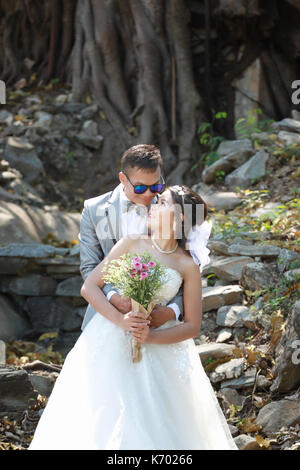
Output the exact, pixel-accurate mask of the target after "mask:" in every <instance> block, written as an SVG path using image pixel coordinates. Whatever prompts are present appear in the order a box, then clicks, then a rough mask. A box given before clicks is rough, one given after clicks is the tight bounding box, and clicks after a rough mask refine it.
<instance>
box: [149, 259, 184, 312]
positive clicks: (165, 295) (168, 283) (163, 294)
mask: <svg viewBox="0 0 300 470" xmlns="http://www.w3.org/2000/svg"><path fill="white" fill-rule="evenodd" d="M165 268H166V275H165V278H164V282H163V285H162V286H161V288H160V289H159V290H158V291H157V293H156V294H155V296H154V300H155V302H156V303H157V304H160V305H167V304H168V303H169V301H170V300H171V299H173V297H175V295H176V294H177V292H178V290H179V289H180V286H181V284H182V281H183V279H182V276H181V274H180V273H179V272H178V271H177V270H176V269H173V268H170V267H169V266H165Z"/></svg>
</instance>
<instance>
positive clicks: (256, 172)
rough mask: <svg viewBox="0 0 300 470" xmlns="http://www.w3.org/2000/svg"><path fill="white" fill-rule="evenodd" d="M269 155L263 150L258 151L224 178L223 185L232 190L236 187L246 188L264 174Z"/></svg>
mask: <svg viewBox="0 0 300 470" xmlns="http://www.w3.org/2000/svg"><path fill="white" fill-rule="evenodd" d="M268 157H269V154H268V153H267V152H265V151H264V150H260V151H259V152H257V153H256V154H255V155H253V157H251V158H250V159H249V160H248V161H246V163H244V164H243V165H242V166H240V167H239V168H237V169H236V170H234V171H233V172H232V173H230V174H229V175H227V176H226V177H225V180H224V182H225V184H226V185H227V186H230V187H232V188H234V187H235V186H238V187H240V188H242V189H245V188H247V187H248V186H251V184H253V180H254V181H255V182H256V181H257V180H259V179H261V178H262V177H263V176H265V174H266V163H267V160H268Z"/></svg>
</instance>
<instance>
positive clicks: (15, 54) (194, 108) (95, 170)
mask: <svg viewBox="0 0 300 470" xmlns="http://www.w3.org/2000/svg"><path fill="white" fill-rule="evenodd" d="M299 16H300V10H299V2H298V1H296V0H277V1H271V0H266V1H265V2H259V1H258V0H251V1H247V0H242V1H238V0H212V1H211V0H202V1H200V0H199V1H198V2H194V1H192V0H44V1H43V2H41V1H40V0H0V48H1V49H2V54H0V73H1V79H2V80H4V81H5V82H6V85H8V86H13V85H14V84H15V82H16V81H17V80H18V79H20V78H24V77H25V78H27V79H28V78H29V77H31V78H32V76H33V74H34V75H35V76H36V82H35V83H34V85H36V84H43V83H44V84H45V83H47V82H48V81H49V80H51V79H52V78H60V79H61V80H62V81H64V80H66V81H71V82H72V97H73V100H74V101H85V100H86V98H87V95H89V96H91V97H92V99H93V101H94V103H97V104H98V105H99V108H100V115H99V117H98V124H99V132H100V133H101V134H102V135H103V137H104V140H103V145H102V147H101V149H99V150H97V151H95V152H94V158H93V161H92V168H88V169H87V175H86V178H85V182H86V194H85V196H89V195H91V194H95V192H96V193H97V192H99V190H102V191H103V190H104V189H107V188H108V187H112V186H113V185H115V183H116V177H117V171H118V169H119V162H120V157H121V155H122V153H123V152H124V151H125V150H126V149H127V148H128V147H130V146H132V145H135V144H137V143H151V144H157V145H159V146H160V148H161V153H162V155H163V159H164V170H165V171H164V173H165V177H166V178H167V181H168V183H171V184H173V183H178V184H181V183H185V184H189V185H191V184H192V183H195V182H197V181H198V180H199V176H200V174H201V169H202V168H203V165H202V166H199V168H198V169H197V171H196V172H195V173H193V174H192V173H191V172H190V168H191V167H192V166H193V165H194V164H195V163H197V162H199V159H200V157H201V152H203V151H204V150H205V151H206V150H207V149H203V148H202V147H201V146H200V143H199V139H198V135H197V130H198V128H199V126H200V124H201V123H202V122H203V121H204V120H205V121H210V122H211V120H212V117H213V115H214V113H215V112H217V111H227V115H228V118H227V120H226V122H225V123H224V124H220V123H217V122H216V124H214V125H215V127H214V132H218V134H220V133H221V134H223V137H227V138H235V133H234V123H235V116H234V105H235V88H234V83H235V80H236V79H237V78H239V77H240V76H241V75H242V74H243V73H244V71H245V70H246V69H247V67H249V66H250V65H251V63H252V62H253V61H254V60H255V59H256V58H258V57H259V58H260V60H261V65H262V75H263V81H264V87H265V89H266V94H268V97H271V98H270V99H269V101H271V103H272V110H271V114H273V115H274V118H276V119H280V118H283V117H286V115H287V114H288V113H289V111H290V109H291V107H292V104H291V100H290V89H289V88H290V84H289V83H287V78H286V77H287V74H285V75H284V74H282V73H281V67H282V65H281V64H282V63H283V62H284V61H286V62H284V63H286V64H287V66H288V67H289V68H290V76H291V75H292V74H293V73H294V74H296V67H297V65H296V58H297V57H299V44H298V42H297V37H298V36H297V21H299ZM283 32H284V34H285V35H286V36H284V37H286V38H287V40H284V41H282V37H283ZM291 46H292V47H291ZM242 47H243V50H244V52H243V55H242V57H241V58H240V59H239V60H238V57H239V54H240V51H241V48H242ZM201 48H202V49H203V50H204V52H203V51H202V50H201ZM228 50H229V52H228ZM279 58H280V62H279ZM293 61H295V63H293ZM296 78H297V77H295V79H296ZM31 81H32V80H31ZM29 82H30V81H29ZM259 104H260V103H258V105H259ZM261 107H263V103H261ZM100 116H101V117H100ZM268 117H273V116H272V115H269V116H268ZM217 126H223V127H217ZM199 169H200V173H199Z"/></svg>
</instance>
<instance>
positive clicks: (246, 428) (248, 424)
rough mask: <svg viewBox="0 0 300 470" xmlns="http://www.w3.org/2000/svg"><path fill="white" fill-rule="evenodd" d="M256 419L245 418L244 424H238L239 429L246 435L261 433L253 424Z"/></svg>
mask: <svg viewBox="0 0 300 470" xmlns="http://www.w3.org/2000/svg"><path fill="white" fill-rule="evenodd" d="M255 419H256V418H245V419H244V421H243V422H242V423H240V424H238V427H239V429H240V430H241V431H242V432H245V433H247V432H256V431H259V427H258V426H257V424H255V423H254V422H253V421H254V420H255Z"/></svg>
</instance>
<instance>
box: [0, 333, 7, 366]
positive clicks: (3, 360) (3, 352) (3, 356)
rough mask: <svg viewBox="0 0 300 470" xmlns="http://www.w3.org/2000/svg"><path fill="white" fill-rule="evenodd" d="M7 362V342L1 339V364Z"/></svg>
mask: <svg viewBox="0 0 300 470" xmlns="http://www.w3.org/2000/svg"><path fill="white" fill-rule="evenodd" d="M5 363H6V345H5V342H4V341H2V339H0V364H2V365H3V364H5Z"/></svg>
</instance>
